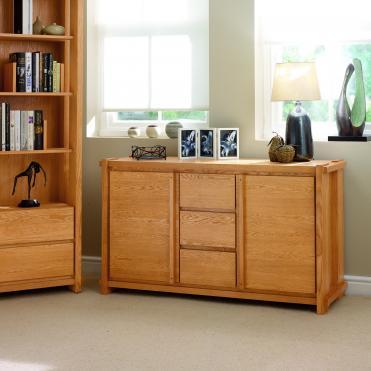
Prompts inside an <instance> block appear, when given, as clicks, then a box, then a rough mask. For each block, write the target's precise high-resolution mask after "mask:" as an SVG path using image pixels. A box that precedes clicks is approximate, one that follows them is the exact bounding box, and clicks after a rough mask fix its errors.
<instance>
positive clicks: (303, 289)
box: [244, 176, 315, 294]
mask: <svg viewBox="0 0 371 371" xmlns="http://www.w3.org/2000/svg"><path fill="white" fill-rule="evenodd" d="M245 192H246V199H245V209H246V213H245V217H244V219H245V228H246V234H245V287H246V288H247V289H261V290H277V291H281V292H297V293H307V294H311V293H314V292H315V213H314V202H315V200H314V179H313V178H306V177H277V176H271V177H264V176H247V178H246V185H245Z"/></svg>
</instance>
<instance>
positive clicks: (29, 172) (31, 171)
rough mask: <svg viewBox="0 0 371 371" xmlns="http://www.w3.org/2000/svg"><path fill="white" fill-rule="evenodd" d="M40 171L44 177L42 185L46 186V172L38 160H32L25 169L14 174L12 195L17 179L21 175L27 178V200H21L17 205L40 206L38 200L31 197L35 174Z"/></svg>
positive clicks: (24, 206) (23, 206) (25, 206)
mask: <svg viewBox="0 0 371 371" xmlns="http://www.w3.org/2000/svg"><path fill="white" fill-rule="evenodd" d="M40 171H42V172H43V174H44V179H45V182H44V187H45V186H46V172H45V170H44V169H43V167H42V166H41V165H40V164H39V163H38V162H35V161H32V162H31V163H30V165H29V166H28V168H27V169H26V170H25V171H22V172H21V173H19V174H18V175H16V176H15V177H14V186H13V193H12V196H14V194H15V190H16V187H17V182H18V179H19V178H22V177H27V178H28V199H27V200H22V201H21V202H20V203H19V204H18V207H22V208H31V207H39V206H40V202H39V201H38V200H33V199H31V188H34V187H35V184H36V177H37V174H39V173H40ZM32 178H33V181H32ZM31 183H32V185H31Z"/></svg>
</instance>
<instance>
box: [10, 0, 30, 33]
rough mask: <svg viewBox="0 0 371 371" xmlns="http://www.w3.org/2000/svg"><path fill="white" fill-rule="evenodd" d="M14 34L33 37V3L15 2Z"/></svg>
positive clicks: (27, 0) (19, 0) (26, 0)
mask: <svg viewBox="0 0 371 371" xmlns="http://www.w3.org/2000/svg"><path fill="white" fill-rule="evenodd" d="M13 18H14V22H13V24H14V33H17V34H28V35H32V19H33V1H32V0H13Z"/></svg>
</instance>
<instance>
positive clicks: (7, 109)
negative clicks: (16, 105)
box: [5, 103, 10, 151]
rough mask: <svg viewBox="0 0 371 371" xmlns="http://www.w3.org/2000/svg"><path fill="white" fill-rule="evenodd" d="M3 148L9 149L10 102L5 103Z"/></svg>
mask: <svg viewBox="0 0 371 371" xmlns="http://www.w3.org/2000/svg"><path fill="white" fill-rule="evenodd" d="M5 150H6V151H10V104H9V103H5Z"/></svg>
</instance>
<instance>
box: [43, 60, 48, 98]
mask: <svg viewBox="0 0 371 371" xmlns="http://www.w3.org/2000/svg"><path fill="white" fill-rule="evenodd" d="M42 60H43V91H44V92H47V91H48V66H49V62H48V61H49V53H43V57H42Z"/></svg>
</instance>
